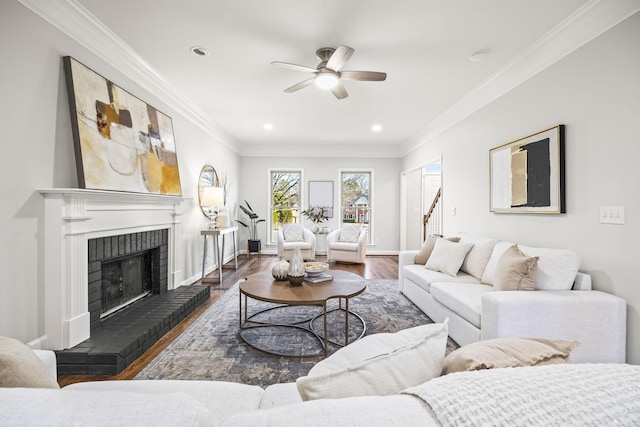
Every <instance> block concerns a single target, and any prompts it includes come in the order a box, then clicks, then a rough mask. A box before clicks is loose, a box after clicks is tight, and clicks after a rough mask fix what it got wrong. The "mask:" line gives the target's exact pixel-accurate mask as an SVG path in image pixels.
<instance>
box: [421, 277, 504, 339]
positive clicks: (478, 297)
mask: <svg viewBox="0 0 640 427" xmlns="http://www.w3.org/2000/svg"><path fill="white" fill-rule="evenodd" d="M492 291H493V288H492V287H491V286H489V285H483V284H475V283H456V282H438V283H432V284H431V296H433V298H434V299H435V300H436V301H438V302H439V303H440V304H442V305H444V306H445V307H447V308H449V309H450V310H452V311H454V312H455V313H457V314H458V315H459V316H461V317H463V318H464V319H466V320H467V321H468V322H469V323H471V324H472V325H473V326H475V327H476V328H480V316H481V314H482V294H484V293H486V292H492Z"/></svg>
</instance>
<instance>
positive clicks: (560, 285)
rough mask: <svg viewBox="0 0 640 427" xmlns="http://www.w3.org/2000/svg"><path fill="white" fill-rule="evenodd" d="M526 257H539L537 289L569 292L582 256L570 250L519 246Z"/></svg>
mask: <svg viewBox="0 0 640 427" xmlns="http://www.w3.org/2000/svg"><path fill="white" fill-rule="evenodd" d="M518 247H519V248H520V250H521V251H522V253H523V254H525V255H526V256H531V257H538V258H539V259H538V278H537V280H536V289H539V290H544V291H562V290H569V289H571V287H572V286H573V282H574V280H575V279H576V274H577V273H578V269H579V268H580V256H579V255H578V254H577V253H575V252H574V251H572V250H569V249H549V248H534V247H531V246H525V245H518Z"/></svg>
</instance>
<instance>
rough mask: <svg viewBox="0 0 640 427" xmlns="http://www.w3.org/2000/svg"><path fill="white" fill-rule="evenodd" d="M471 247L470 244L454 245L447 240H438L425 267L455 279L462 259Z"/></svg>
mask: <svg viewBox="0 0 640 427" xmlns="http://www.w3.org/2000/svg"><path fill="white" fill-rule="evenodd" d="M472 247H473V245H472V244H471V243H455V242H451V241H449V240H447V239H438V240H436V244H435V246H434V247H433V252H431V256H430V257H429V259H428V260H427V263H426V264H425V267H426V268H428V269H429V270H435V271H440V272H442V273H445V274H448V275H449V276H454V277H455V276H456V275H457V274H458V270H460V266H461V265H462V261H464V257H465V256H467V253H468V252H469V251H470V250H471V248H472Z"/></svg>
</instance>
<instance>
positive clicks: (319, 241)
mask: <svg viewBox="0 0 640 427" xmlns="http://www.w3.org/2000/svg"><path fill="white" fill-rule="evenodd" d="M313 234H315V236H316V253H317V254H321V255H326V254H327V235H328V234H329V233H313Z"/></svg>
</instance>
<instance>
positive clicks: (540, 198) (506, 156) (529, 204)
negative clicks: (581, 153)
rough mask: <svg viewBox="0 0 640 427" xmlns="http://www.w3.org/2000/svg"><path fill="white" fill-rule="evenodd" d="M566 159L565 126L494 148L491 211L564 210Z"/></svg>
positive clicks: (490, 161)
mask: <svg viewBox="0 0 640 427" xmlns="http://www.w3.org/2000/svg"><path fill="white" fill-rule="evenodd" d="M564 162H565V160H564V125H558V126H555V127H552V128H549V129H545V130H543V131H540V132H537V133H534V134H533V135H529V136H526V137H524V138H521V139H518V140H516V141H512V142H509V143H506V144H504V145H500V146H498V147H495V148H492V149H491V150H490V151H489V163H490V181H491V186H490V188H491V195H490V211H491V212H495V213H547V214H561V213H565V212H566V207H565V182H564V181H565V177H564V168H565V167H564Z"/></svg>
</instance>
